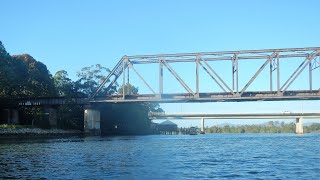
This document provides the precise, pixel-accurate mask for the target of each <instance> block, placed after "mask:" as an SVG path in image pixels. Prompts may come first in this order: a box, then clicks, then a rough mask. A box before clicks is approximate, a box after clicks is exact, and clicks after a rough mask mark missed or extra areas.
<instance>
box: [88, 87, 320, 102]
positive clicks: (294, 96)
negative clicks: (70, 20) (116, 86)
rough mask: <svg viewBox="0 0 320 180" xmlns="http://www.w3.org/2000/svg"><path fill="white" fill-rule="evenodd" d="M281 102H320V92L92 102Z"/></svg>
mask: <svg viewBox="0 0 320 180" xmlns="http://www.w3.org/2000/svg"><path fill="white" fill-rule="evenodd" d="M281 100H320V91H319V90H313V91H310V90H309V91H286V92H285V93H283V94H278V93H277V92H276V91H271V92H270V91H260V92H245V93H243V94H242V95H241V96H239V95H237V94H235V95H233V94H231V93H199V97H195V96H194V95H192V94H189V93H179V94H162V95H161V96H160V95H156V94H143V95H139V94H138V95H126V96H125V98H123V95H113V96H106V97H96V98H95V99H93V100H91V101H90V102H93V103H96V102H158V103H174V102H241V101H281Z"/></svg>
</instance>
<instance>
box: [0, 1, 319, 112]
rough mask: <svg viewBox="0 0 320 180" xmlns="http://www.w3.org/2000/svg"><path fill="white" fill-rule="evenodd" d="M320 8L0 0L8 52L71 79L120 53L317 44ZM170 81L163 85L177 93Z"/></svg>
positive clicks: (109, 63) (236, 106) (291, 106)
mask: <svg viewBox="0 0 320 180" xmlns="http://www.w3.org/2000/svg"><path fill="white" fill-rule="evenodd" d="M319 7H320V1H318V0H307V1H292V0H282V1H276V0H268V1H253V0H244V1H236V0H234V1H232V0H225V1H211V0H207V1H205V0H199V1H191V0H176V1H170V0H161V1H147V0H137V1H129V0H127V1H123V0H109V1H104V0H93V1H84V0H83V1H81V0H68V1H63V0H56V1H41V0H29V1H24V0H1V6H0V17H1V23H0V40H1V41H2V42H3V43H4V45H5V47H6V49H7V51H8V52H9V53H10V54H12V55H13V54H22V53H28V54H31V55H32V56H33V57H34V58H35V59H37V60H39V61H41V62H43V63H45V64H46V65H47V67H48V69H49V70H50V72H51V73H52V74H54V73H55V72H56V71H58V70H62V69H64V70H66V71H68V73H69V75H70V77H71V78H72V79H75V78H76V72H77V71H79V70H80V69H81V68H82V67H85V66H90V65H92V64H98V63H99V64H101V65H103V66H105V67H108V68H112V67H113V66H114V65H115V64H116V63H117V62H118V61H119V59H120V58H121V57H122V56H123V55H138V54H159V53H181V52H199V51H201V52H205V51H223V50H242V49H265V48H290V47H318V46H320V44H319V42H320V35H319V32H320V24H319V23H317V22H318V20H319V17H320V14H319ZM180 68H182V69H183V68H185V67H184V66H182V67H180ZM142 70H143V68H142ZM144 70H145V69H144ZM246 71H250V68H247V69H244V70H243V72H246ZM145 73H147V74H146V76H148V74H152V72H151V71H150V70H149V71H148V70H145ZM180 73H182V74H183V73H185V74H186V75H184V77H185V76H188V73H186V72H180ZM189 74H190V73H189ZM189 76H190V75H189ZM288 76H289V75H288ZM262 77H263V76H262ZM302 78H303V77H302ZM186 79H189V78H188V77H186ZM168 82H169V83H168V84H167V85H166V86H167V87H168V88H170V87H171V88H172V89H175V88H176V86H175V85H173V84H171V81H168ZM300 82H301V83H302V82H303V79H302V80H301V79H300ZM263 84H264V83H260V84H259V83H258V84H255V86H253V87H259V86H263ZM317 85H319V83H318V84H317ZM138 86H139V88H140V90H141V91H143V90H144V89H145V87H143V85H142V84H138ZM295 86H297V87H298V86H299V83H298V84H296V85H295ZM319 86H320V85H319ZM319 86H318V88H319ZM177 88H178V87H177ZM204 88H205V87H204ZM155 89H157V88H156V87H155ZM302 104H303V105H302ZM302 106H304V107H305V108H304V109H305V110H310V111H312V110H317V107H319V102H318V101H306V102H303V103H302V102H273V103H264V102H256V103H210V104H208V103H206V104H173V105H172V104H169V105H167V104H163V108H164V109H165V110H166V111H168V112H180V111H186V112H187V111H192V112H193V111H194V112H202V111H205V112H225V111H233V112H234V111H236V112H243V111H249V110H254V111H265V110H270V111H274V110H277V111H282V110H292V111H296V110H299V109H301V107H302Z"/></svg>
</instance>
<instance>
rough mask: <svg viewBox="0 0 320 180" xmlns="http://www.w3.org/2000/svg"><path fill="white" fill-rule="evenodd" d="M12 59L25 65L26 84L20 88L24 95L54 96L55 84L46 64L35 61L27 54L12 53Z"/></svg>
mask: <svg viewBox="0 0 320 180" xmlns="http://www.w3.org/2000/svg"><path fill="white" fill-rule="evenodd" d="M12 58H13V59H14V60H17V61H18V60H20V61H23V62H24V63H25V65H26V67H27V73H28V76H27V79H26V85H25V86H24V87H23V88H22V91H23V92H22V93H23V94H24V95H25V96H29V97H30V96H31V97H32V96H33V97H41V96H55V95H56V91H55V86H54V82H53V79H52V76H51V74H50V72H49V71H48V69H47V67H46V65H44V64H43V63H41V62H39V61H36V60H35V59H34V58H33V57H32V56H30V55H29V54H22V55H14V56H12Z"/></svg>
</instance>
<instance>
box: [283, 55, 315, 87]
mask: <svg viewBox="0 0 320 180" xmlns="http://www.w3.org/2000/svg"><path fill="white" fill-rule="evenodd" d="M319 53H320V51H319V50H318V51H316V52H314V53H312V54H310V55H308V56H307V58H306V59H305V60H304V61H303V62H302V63H301V64H300V66H299V67H298V68H297V69H296V70H295V71H294V72H293V74H292V75H291V76H290V77H289V79H288V80H287V81H286V83H285V84H284V85H283V86H282V87H281V91H282V93H283V92H285V91H286V90H287V89H288V88H289V86H290V85H291V84H292V83H293V82H294V81H295V80H296V79H297V77H298V76H299V75H300V74H301V72H302V71H303V70H304V69H305V68H306V67H307V65H308V64H309V63H310V62H311V60H312V59H314V58H315V57H316V56H317V55H318V54H319ZM285 85H286V86H285Z"/></svg>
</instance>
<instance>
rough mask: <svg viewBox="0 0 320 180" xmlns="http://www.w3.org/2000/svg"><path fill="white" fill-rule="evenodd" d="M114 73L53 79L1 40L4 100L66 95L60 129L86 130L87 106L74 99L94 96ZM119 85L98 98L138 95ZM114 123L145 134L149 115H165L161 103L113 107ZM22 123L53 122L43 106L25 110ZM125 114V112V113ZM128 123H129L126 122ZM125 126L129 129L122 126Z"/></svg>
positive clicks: (96, 69)
mask: <svg viewBox="0 0 320 180" xmlns="http://www.w3.org/2000/svg"><path fill="white" fill-rule="evenodd" d="M109 73H110V70H109V69H108V68H105V67H103V66H101V65H100V64H96V65H92V66H90V67H84V68H82V69H81V71H79V72H78V73H77V76H78V78H79V79H78V80H77V81H72V80H71V79H70V78H69V77H68V73H67V71H65V70H60V71H58V72H56V73H55V75H54V76H53V77H52V75H51V74H50V72H49V71H48V69H47V67H46V66H45V65H44V64H43V63H41V62H39V61H37V60H35V59H34V58H33V57H32V56H30V55H29V54H21V55H14V56H10V54H9V53H8V52H7V51H6V50H5V48H4V46H3V44H2V42H1V41H0V98H6V99H8V98H16V97H52V96H63V97H65V98H66V99H67V102H68V103H67V104H65V105H62V106H59V107H58V109H57V117H58V127H59V128H63V129H82V128H83V109H84V108H83V107H82V106H79V105H77V104H76V103H75V102H74V100H73V98H74V97H83V96H90V95H91V94H92V93H93V92H95V91H96V90H97V88H98V87H99V85H100V84H101V83H102V82H103V81H104V80H105V77H106V76H107V75H108V74H109ZM117 87H118V85H117V84H115V85H114V86H112V87H111V89H110V90H109V91H108V92H106V87H103V88H102V89H101V91H100V93H99V94H97V95H98V96H104V95H106V94H115V93H117V92H118V94H121V93H122V92H123V89H124V90H125V93H126V94H128V95H136V94H138V87H135V86H133V85H131V84H126V85H125V86H124V87H120V88H119V89H118V91H117ZM111 109H112V111H113V113H112V114H113V115H114V116H113V119H112V121H113V122H115V123H118V121H119V122H121V123H122V125H123V124H125V123H127V124H128V125H127V126H126V128H127V129H126V130H128V131H130V132H142V131H143V130H146V129H148V128H147V127H149V125H150V120H149V119H148V112H151V111H153V112H163V110H162V109H161V108H160V106H159V104H157V103H139V104H126V105H124V104H121V105H120V104H113V105H112V107H111ZM20 112H21V118H20V119H24V120H23V121H21V122H20V123H21V124H23V125H34V126H36V127H40V128H49V127H50V125H49V119H48V117H47V115H46V114H45V113H44V110H43V109H42V108H40V107H21V108H20ZM124 112H125V113H124ZM124 122H125V123H124ZM120 127H125V126H120Z"/></svg>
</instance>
